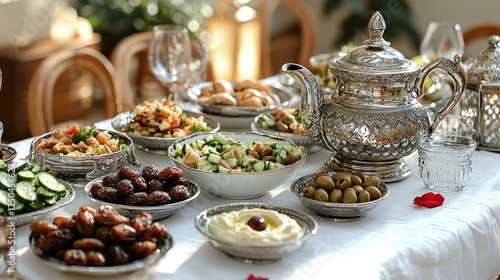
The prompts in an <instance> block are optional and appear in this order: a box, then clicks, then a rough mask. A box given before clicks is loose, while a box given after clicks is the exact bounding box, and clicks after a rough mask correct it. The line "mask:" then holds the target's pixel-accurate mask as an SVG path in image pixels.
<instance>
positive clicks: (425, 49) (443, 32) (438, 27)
mask: <svg viewBox="0 0 500 280" xmlns="http://www.w3.org/2000/svg"><path fill="white" fill-rule="evenodd" d="M463 53H464V38H463V36H462V29H461V28H460V25H458V24H456V23H449V22H431V23H430V24H429V26H428V27H427V31H426V32H425V35H424V39H423V40H422V43H421V44H420V54H421V55H422V59H423V60H424V62H425V63H429V62H430V61H431V60H432V59H434V58H437V57H448V58H453V56H455V55H456V54H460V55H463Z"/></svg>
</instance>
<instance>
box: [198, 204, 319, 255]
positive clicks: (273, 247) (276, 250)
mask: <svg viewBox="0 0 500 280" xmlns="http://www.w3.org/2000/svg"><path fill="white" fill-rule="evenodd" d="M246 208H261V209H268V210H274V211H277V212H280V213H282V214H285V215H287V216H289V217H290V218H293V219H295V220H296V221H297V223H298V224H299V225H300V226H302V227H303V228H304V229H305V233H304V235H302V236H301V237H299V238H298V239H296V240H289V241H283V242H273V243H237V242H227V241H224V240H221V239H219V238H218V237H216V236H214V235H213V234H212V233H211V232H210V230H209V228H208V225H209V224H210V221H211V220H212V218H213V217H214V216H216V215H218V214H222V213H226V212H231V211H238V210H241V209H246ZM195 226H196V229H198V231H199V232H201V233H202V234H203V235H204V236H205V238H206V239H207V240H208V241H209V242H210V244H211V245H212V246H213V247H214V248H216V249H217V250H220V251H221V252H223V253H225V254H226V255H228V256H230V257H231V258H233V259H235V260H238V261H242V262H245V263H257V264H261V263H273V262H276V261H279V260H280V259H281V258H282V257H283V256H285V255H287V254H290V253H292V252H294V251H296V250H299V249H300V248H302V247H303V246H304V243H305V242H306V241H307V240H308V239H310V238H311V237H312V236H313V235H315V234H316V232H317V230H318V223H317V222H316V220H314V218H313V217H311V216H310V215H308V214H305V213H303V212H300V211H296V210H293V209H289V208H285V207H280V206H273V205H266V204H261V203H238V204H225V205H219V206H215V207H212V208H209V209H207V210H205V211H203V212H201V213H200V214H198V216H196V219H195Z"/></svg>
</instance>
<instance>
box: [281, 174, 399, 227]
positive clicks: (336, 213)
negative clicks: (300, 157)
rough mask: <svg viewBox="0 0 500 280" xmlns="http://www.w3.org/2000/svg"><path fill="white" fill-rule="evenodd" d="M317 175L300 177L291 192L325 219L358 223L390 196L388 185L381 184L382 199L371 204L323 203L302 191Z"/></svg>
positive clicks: (293, 184)
mask: <svg viewBox="0 0 500 280" xmlns="http://www.w3.org/2000/svg"><path fill="white" fill-rule="evenodd" d="M330 174H332V173H330ZM315 175H316V173H314V174H309V175H306V176H303V177H300V178H299V179H297V180H295V181H294V182H293V183H292V185H291V187H290V190H291V191H292V192H293V193H294V194H295V195H296V196H297V198H298V199H299V200H300V202H302V204H303V205H304V206H305V207H307V208H309V209H311V210H313V211H314V212H316V214H318V215H319V216H321V217H323V218H325V219H330V220H334V221H341V222H348V221H357V220H359V219H361V218H363V217H364V216H365V215H366V214H367V213H368V212H369V211H370V210H372V209H373V208H375V207H377V205H378V204H379V203H380V202H382V200H384V199H385V198H386V197H387V196H388V195H389V188H388V187H387V184H385V183H383V182H380V191H381V192H382V197H380V198H379V199H376V200H372V201H369V202H361V203H335V202H323V201H319V200H315V199H312V198H308V197H305V196H304V195H303V192H302V190H303V189H304V187H305V186H306V185H307V184H308V183H310V182H314V177H315Z"/></svg>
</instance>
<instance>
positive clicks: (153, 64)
mask: <svg viewBox="0 0 500 280" xmlns="http://www.w3.org/2000/svg"><path fill="white" fill-rule="evenodd" d="M148 59H149V66H150V68H151V70H152V72H153V74H154V75H155V76H156V78H157V79H158V80H159V81H160V82H161V83H162V84H163V85H164V86H166V87H168V88H169V90H170V92H171V93H172V95H173V97H172V99H173V101H174V102H175V103H177V104H178V105H180V104H182V103H183V101H184V98H183V94H184V92H185V90H186V88H187V87H188V86H190V85H192V84H193V82H195V81H196V82H198V80H199V72H200V71H203V69H204V68H203V64H204V61H203V59H204V58H203V59H202V60H193V57H192V49H191V40H190V38H189V34H188V31H187V28H186V27H184V26H182V25H176V24H166V25H157V26H155V27H153V39H152V40H151V43H150V45H149V51H148Z"/></svg>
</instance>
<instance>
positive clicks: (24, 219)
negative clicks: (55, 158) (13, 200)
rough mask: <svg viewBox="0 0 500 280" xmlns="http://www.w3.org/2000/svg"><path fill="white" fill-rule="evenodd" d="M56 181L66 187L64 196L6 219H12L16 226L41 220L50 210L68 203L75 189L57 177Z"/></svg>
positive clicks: (73, 195)
mask: <svg viewBox="0 0 500 280" xmlns="http://www.w3.org/2000/svg"><path fill="white" fill-rule="evenodd" d="M57 181H59V183H61V184H63V185H64V186H65V187H66V192H65V194H64V196H63V197H62V198H60V199H59V201H57V202H56V203H55V204H54V205H51V206H49V207H45V208H42V209H40V210H37V211H32V212H28V213H23V214H18V215H14V216H9V217H8V219H9V220H12V221H14V222H15V223H16V226H18V227H20V226H23V225H26V224H29V223H32V222H34V221H37V220H41V219H43V218H44V217H45V216H47V215H48V214H50V213H51V212H53V211H55V210H57V209H59V208H61V207H64V206H66V205H68V204H69V203H70V202H71V201H73V199H74V198H75V190H74V189H73V187H71V185H70V184H68V183H67V182H64V181H62V180H59V179H58V180H57Z"/></svg>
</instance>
